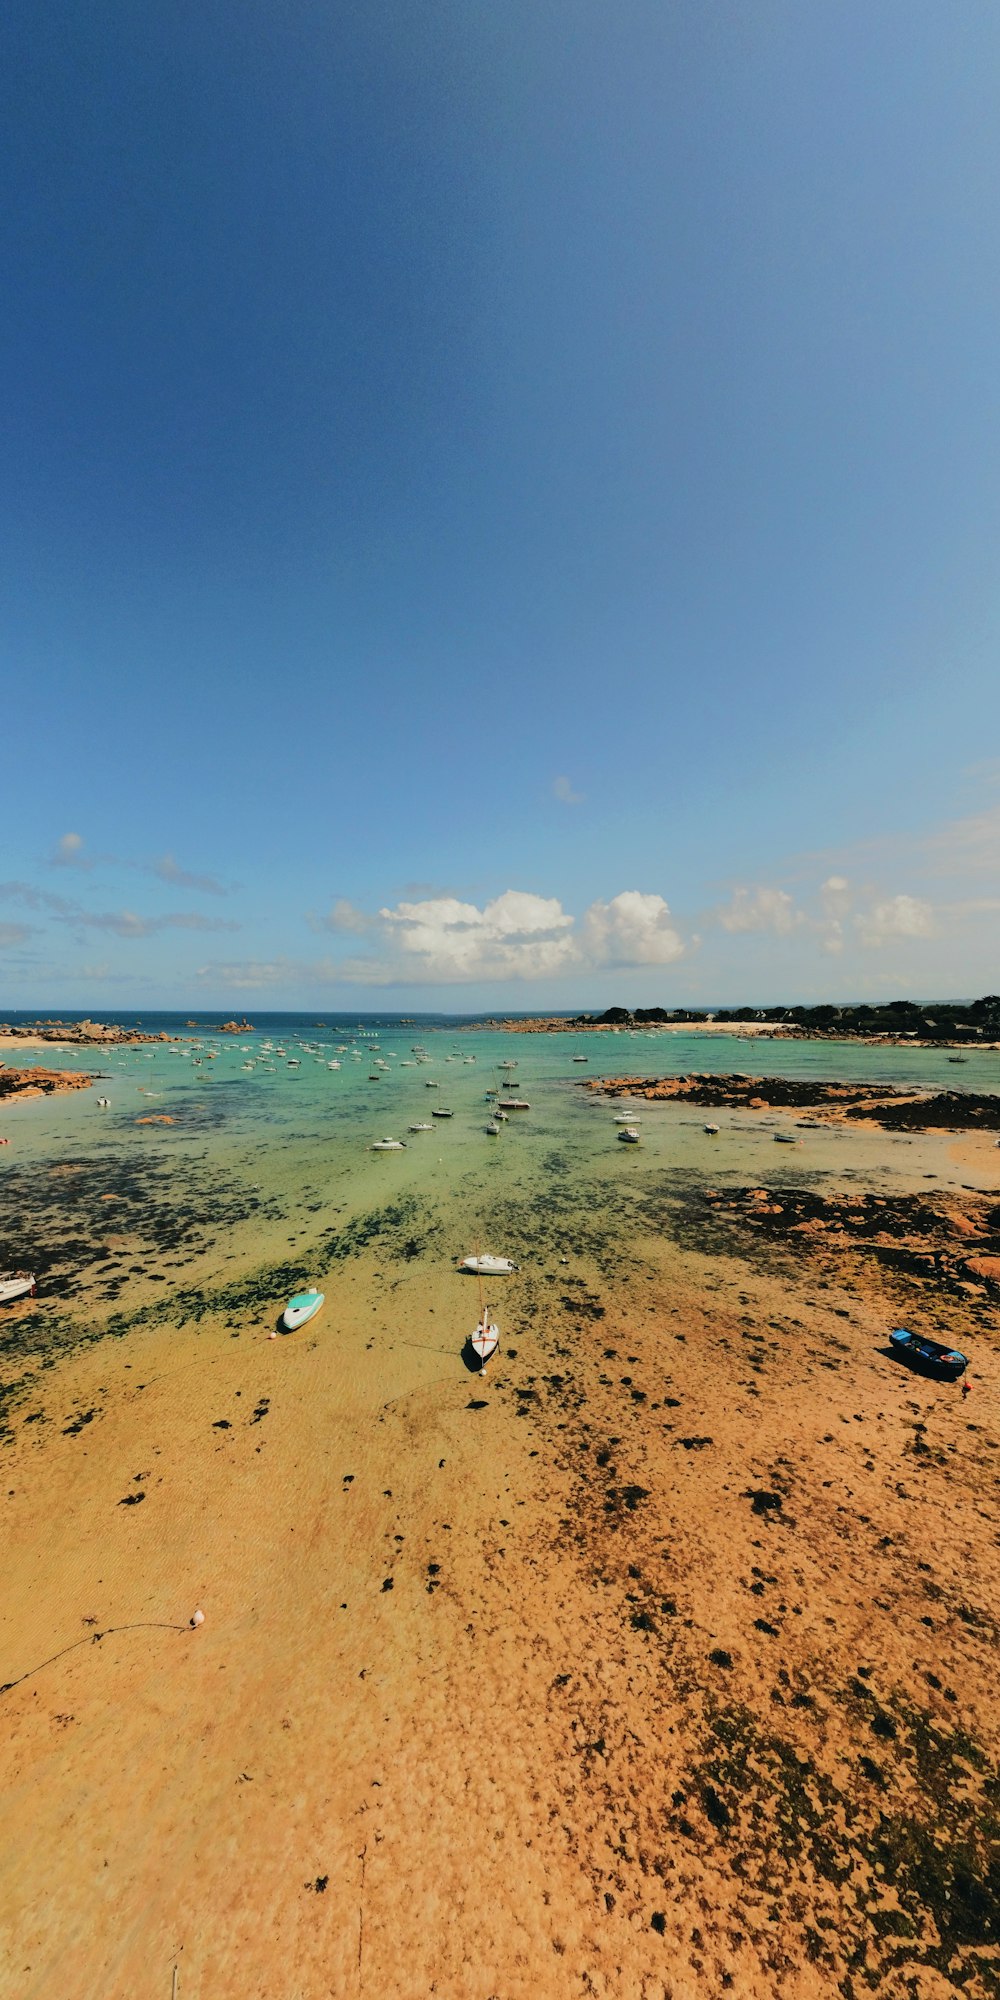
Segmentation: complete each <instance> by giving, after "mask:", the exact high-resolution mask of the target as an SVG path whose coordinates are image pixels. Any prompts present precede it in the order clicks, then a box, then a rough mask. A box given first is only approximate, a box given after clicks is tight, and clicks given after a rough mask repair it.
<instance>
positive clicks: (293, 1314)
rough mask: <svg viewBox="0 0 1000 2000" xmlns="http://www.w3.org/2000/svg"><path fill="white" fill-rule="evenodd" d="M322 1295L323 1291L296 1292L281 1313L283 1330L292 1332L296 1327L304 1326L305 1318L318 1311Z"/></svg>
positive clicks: (312, 1315)
mask: <svg viewBox="0 0 1000 2000" xmlns="http://www.w3.org/2000/svg"><path fill="white" fill-rule="evenodd" d="M324 1296H325V1295H324V1293H323V1292H296V1294H295V1296H294V1298H291V1299H289V1301H288V1304H287V1306H286V1307H285V1310H284V1312H283V1313H282V1315H281V1324H282V1326H283V1327H284V1329H285V1332H286V1333H294V1332H295V1330H296V1328H297V1327H300V1326H305V1323H306V1320H307V1319H312V1318H313V1317H314V1315H315V1314H316V1313H318V1311H319V1309H320V1306H321V1305H322V1303H323V1299H324Z"/></svg>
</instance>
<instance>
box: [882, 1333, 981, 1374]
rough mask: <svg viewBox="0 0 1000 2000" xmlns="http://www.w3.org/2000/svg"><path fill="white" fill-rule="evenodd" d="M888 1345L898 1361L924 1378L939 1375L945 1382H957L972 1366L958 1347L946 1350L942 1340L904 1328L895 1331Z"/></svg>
mask: <svg viewBox="0 0 1000 2000" xmlns="http://www.w3.org/2000/svg"><path fill="white" fill-rule="evenodd" d="M889 1343H890V1346H891V1347H892V1351H893V1353H894V1354H895V1356H896V1358H897V1360H899V1361H905V1362H906V1363H907V1364H908V1366H909V1367H910V1368H916V1369H919V1371H920V1373H921V1374H923V1375H938V1376H940V1377H941V1378H942V1380H943V1381H945V1382H957V1380H958V1377H959V1376H960V1375H964V1373H965V1370H966V1369H967V1367H968V1365H969V1363H968V1360H967V1358H966V1356H965V1355H964V1354H961V1353H960V1352H959V1350H958V1348H957V1347H946V1346H945V1344H944V1342H943V1341H940V1340H931V1338H930V1336H929V1335H928V1334H926V1333H911V1332H910V1330H909V1328H908V1327H905V1326H897V1327H895V1328H894V1330H893V1332H892V1333H891V1334H890V1335H889Z"/></svg>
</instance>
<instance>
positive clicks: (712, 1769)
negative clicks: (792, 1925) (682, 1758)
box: [677, 1682, 1000, 1994]
mask: <svg viewBox="0 0 1000 2000" xmlns="http://www.w3.org/2000/svg"><path fill="white" fill-rule="evenodd" d="M857 1689H860V1690H861V1692H860V1694H859V1693H857V1692H856V1690H857ZM862 1695H863V1696H865V1701H864V1703H863V1704H862V1700H861V1697H862ZM843 1699H844V1700H845V1701H846V1703H847V1704H848V1706H849V1708H851V1709H856V1710H858V1711H859V1713H858V1721H859V1723H862V1722H863V1721H864V1720H866V1719H867V1720H869V1721H870V1720H871V1719H872V1718H873V1717H875V1716H879V1715H885V1714H887V1709H886V1708H885V1707H883V1706H882V1704H881V1703H880V1702H879V1701H878V1700H877V1699H876V1697H875V1696H874V1695H871V1696H869V1694H868V1691H867V1690H866V1689H865V1688H864V1686H863V1684H862V1683H860V1682H855V1683H854V1684H853V1685H852V1687H851V1688H850V1689H849V1690H848V1691H847V1694H846V1695H845V1696H844V1697H843ZM894 1706H895V1707H896V1709H897V1714H896V1717H895V1720H896V1725H897V1727H896V1736H895V1737H894V1738H893V1739H889V1742H890V1746H891V1751H892V1755H893V1756H894V1757H897V1756H902V1757H905V1759H906V1763H907V1770H908V1777H909V1778H910V1780H914V1779H915V1781H916V1788H917V1797H916V1800H914V1797H913V1789H912V1784H910V1785H908V1787H907V1804H906V1806H905V1808H900V1809H898V1810H894V1809H893V1808H892V1807H891V1806H890V1805H889V1804H888V1803H887V1800H886V1796H885V1794H886V1790H887V1785H888V1780H887V1778H886V1774H885V1773H884V1771H883V1769H882V1767H881V1766H880V1765H878V1764H876V1763H875V1762H874V1760H873V1759H871V1758H869V1757H867V1756H866V1755H862V1756H861V1757H860V1758H859V1760H858V1765H857V1766H855V1767H853V1768H854V1769H855V1770H856V1771H857V1772H858V1777H857V1779H856V1780H855V1782H854V1784H853V1785H852V1787H851V1789H850V1790H845V1789H842V1788H841V1787H840V1786H839V1785H838V1784H837V1783H835V1782H834V1780H833V1778H832V1777H831V1776H830V1775H829V1773H827V1772H825V1771H822V1770H820V1769H819V1767H818V1766H817V1764H816V1761H815V1759H814V1757H813V1756H812V1755H811V1754H810V1753H809V1752H808V1751H805V1750H803V1749H801V1748H800V1747H798V1746H797V1745H796V1744H794V1743H792V1742H791V1741H789V1740H788V1739H787V1738H785V1737H783V1736H781V1735H780V1734H778V1733H777V1732H775V1731H770V1730H768V1729H766V1728H765V1727H763V1726H762V1725H761V1724H760V1723H759V1721H758V1719H757V1717H756V1716H755V1715H754V1713H753V1712H752V1711H751V1710H750V1709H748V1708H747V1707H745V1706H743V1705H741V1704H729V1705H726V1706H725V1707H715V1706H713V1705H712V1704H709V1705H708V1707H707V1708H706V1724H707V1735H706V1736H705V1738H704V1740H703V1744H702V1747H701V1750H700V1753H699V1755H698V1756H696V1757H695V1758H694V1759H693V1760H692V1762H691V1765H690V1767H689V1790H688V1794H687V1797H688V1801H689V1802H690V1800H691V1799H698V1800H700V1803H701V1807H702V1812H703V1815H704V1821H703V1825H704V1823H706V1822H707V1827H710V1828H711V1829H712V1831H713V1833H714V1836H715V1838H716V1839H717V1840H719V1841H721V1842H722V1843H723V1844H724V1846H725V1847H726V1848H727V1849H728V1850H729V1852H730V1866H731V1867H732V1869H733V1872H734V1874H736V1875H737V1876H738V1877H739V1878H740V1879H741V1880H742V1881H744V1882H745V1883H746V1884H747V1887H748V1888H751V1889H753V1890H764V1889H768V1888H769V1886H770V1885H771V1884H772V1883H773V1878H774V1876H775V1874H776V1873H780V1874H782V1875H785V1876H787V1874H788V1872H789V1870H790V1869H793V1868H794V1869H795V1870H796V1871H797V1872H798V1874H799V1875H800V1877H801V1876H802V1874H803V1871H805V1874H806V1879H808V1875H809V1874H811V1875H812V1876H813V1877H814V1879H815V1885H816V1886H815V1890H814V1891H813V1896H814V1897H815V1901H816V1908H815V1909H813V1911H812V1912H811V1913H810V1914H811V1916H812V1918H813V1920H814V1922H819V1921H820V1916H819V1914H818V1912H820V1911H821V1909H822V1906H823V1904H824V1899H825V1898H826V1897H828V1894H829V1891H831V1890H832V1891H833V1892H835V1894H836V1899H837V1900H836V1903H835V1904H834V1905H833V1906H832V1907H835V1908H837V1909H838V1911H839V1924H840V1926H841V1936H840V1943H841V1946H842V1948H843V1950H844V1951H845V1953H846V1954H847V1963H848V1967H849V1968H850V1969H851V1970H853V1971H854V1972H860V1973H861V1974H862V1976H863V1978H864V1980H865V1983H866V1984H867V1985H869V1986H870V1987H875V1986H877V1985H878V1984H879V1983H880V1982H881V1979H882V1976H883V1974H884V1973H885V1972H886V1971H887V1970H888V1968H889V1967H890V1965H891V1964H893V1963H894V1962H895V1961H894V1960H893V1958H892V1954H891V1949H890V1948H891V1944H892V1941H893V1940H899V1939H906V1940H908V1941H909V1942H908V1947H907V1954H906V1956H907V1962H908V1963H910V1962H912V1963H913V1964H914V1965H917V1964H923V1965H927V1966H932V1967H934V1968H935V1969H936V1970H938V1971H940V1972H942V1973H947V1974H948V1975H949V1976H950V1977H951V1978H952V1979H954V1980H957V1983H958V1984H960V1985H961V1984H965V1983H966V1982H967V1979H968V1977H970V1976H971V1971H972V1969H975V1970H977V1971H978V1972H979V1973H980V1974H981V1975H982V1976H983V1978H984V1979H986V1980H987V1981H988V1980H989V1979H990V1977H992V1978H993V1979H995V1976H996V1973H995V1966H993V1967H992V1968H991V1967H990V1966H988V1965H987V1962H986V1960H985V1959H980V1958H979V1957H978V1954H981V1953H986V1952H989V1953H990V1955H991V1957H992V1955H993V1953H994V1951H995V1948H996V1946H997V1944H998V1942H1000V1936H998V1912H1000V1822H998V1820H997V1816H996V1811H995V1801H996V1797H997V1793H998V1790H1000V1787H997V1786H996V1784H995V1781H993V1780H991V1779H989V1778H985V1780H984V1774H985V1773H986V1772H987V1771H988V1761H987V1758H986V1756H985V1753H984V1752H983V1751H982V1749H981V1748H980V1746H979V1745H978V1744H977V1743H975V1742H974V1741H973V1739H972V1738H971V1737H970V1736H969V1735H968V1734H967V1733H966V1732H965V1731H963V1730H961V1729H956V1730H951V1731H947V1730H942V1729H940V1728H938V1727H937V1726H936V1725H935V1724H934V1722H933V1718H930V1717H928V1716H926V1715H925V1714H923V1713H922V1712H921V1711H918V1710H916V1709H914V1708H912V1707H910V1706H909V1704H907V1703H906V1702H905V1701H904V1702H903V1703H902V1704H900V1703H896V1704H894ZM900 1709H902V1713H900V1712H899V1711H900ZM977 1780H980V1781H982V1782H978V1783H977V1782H976V1781H977ZM983 1780H984V1781H983ZM677 1831H678V1832H679V1833H682V1834H684V1835H686V1837H694V1838H697V1837H699V1836H698V1835H697V1832H696V1829H695V1828H694V1827H692V1826H691V1824H690V1821H685V1823H684V1825H683V1826H682V1825H681V1823H680V1822H679V1821H678V1822H677ZM849 1879H850V1880H851V1883H852V1890H853V1895H854V1899H855V1909H854V1911H852V1906H851V1904H850V1903H849V1902H847V1901H846V1900H845V1899H844V1898H843V1896H842V1894H841V1891H842V1888H843V1885H844V1884H845V1883H846V1882H847V1881H848V1880H849ZM865 1883H867V1884H868V1885H869V1886H868V1887H867V1888H866V1887H865V1886H864V1884H865ZM824 1885H827V1886H826V1888H824ZM887 1891H889V1892H891V1904H888V1903H887V1902H886V1892H887ZM970 1953H971V1954H973V1957H974V1958H975V1966H974V1968H973V1965H972V1961H971V1960H970V1958H969V1954H970ZM956 1954H961V1955H962V1963H961V1964H959V1965H958V1966H957V1967H956V1962H955V1961H956ZM841 1990H842V1991H843V1992H844V1993H845V1994H846V1993H848V1992H851V1991H853V1987H852V1985H851V1981H850V1978H849V1977H847V1978H845V1981H844V1983H843V1985H842V1987H841ZM989 1990H991V1991H996V1990H997V1988H996V1986H995V1985H993V1986H992V1987H990V1988H989Z"/></svg>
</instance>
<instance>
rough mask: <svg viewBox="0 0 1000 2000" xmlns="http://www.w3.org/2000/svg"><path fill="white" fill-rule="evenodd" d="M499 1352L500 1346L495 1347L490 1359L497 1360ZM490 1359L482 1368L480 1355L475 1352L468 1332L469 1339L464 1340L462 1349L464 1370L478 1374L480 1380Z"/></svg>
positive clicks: (487, 1369)
mask: <svg viewBox="0 0 1000 2000" xmlns="http://www.w3.org/2000/svg"><path fill="white" fill-rule="evenodd" d="M500 1352H501V1350H500V1348H499V1347H498V1348H496V1349H495V1351H494V1352H493V1353H492V1354H491V1355H490V1361H496V1360H498V1359H499V1356H500ZM490 1361H488V1362H487V1363H486V1367H485V1368H484V1367H483V1362H482V1356H481V1355H479V1354H477V1353H476V1350H475V1348H474V1347H473V1345H472V1336H471V1334H470V1336H469V1339H468V1340H467V1341H466V1343H465V1346H464V1347H463V1349H462V1363H463V1366H464V1367H465V1369H466V1372H467V1373H468V1374H469V1375H478V1376H479V1377H480V1380H482V1379H483V1378H484V1377H485V1376H486V1374H487V1373H488V1371H489V1365H490Z"/></svg>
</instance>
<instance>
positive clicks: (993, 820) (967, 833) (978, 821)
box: [921, 805, 1000, 875]
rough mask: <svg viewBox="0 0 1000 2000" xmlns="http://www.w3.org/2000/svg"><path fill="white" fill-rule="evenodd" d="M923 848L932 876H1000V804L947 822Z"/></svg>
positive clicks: (928, 838) (933, 834)
mask: <svg viewBox="0 0 1000 2000" xmlns="http://www.w3.org/2000/svg"><path fill="white" fill-rule="evenodd" d="M921 845H922V846H923V850H924V855H925V859H926V865H927V868H928V870H929V872H930V873H931V874H932V875H1000V805H995V806H990V807H988V808H987V810H986V811H985V812H981V813H971V814H969V816H968V817H967V818H965V819H953V820H949V821H947V822H946V823H945V825H944V826H941V827H939V828H938V829H937V832H936V833H932V834H929V835H928V837H927V839H926V841H924V842H923V843H921Z"/></svg>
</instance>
